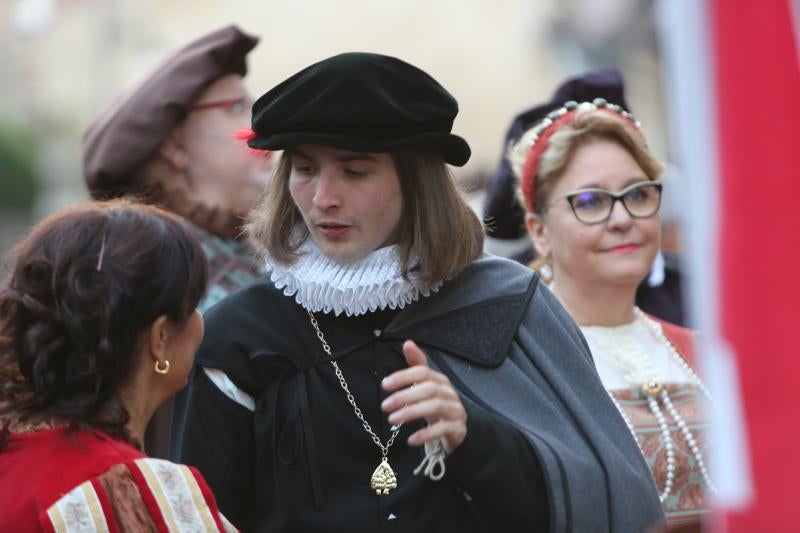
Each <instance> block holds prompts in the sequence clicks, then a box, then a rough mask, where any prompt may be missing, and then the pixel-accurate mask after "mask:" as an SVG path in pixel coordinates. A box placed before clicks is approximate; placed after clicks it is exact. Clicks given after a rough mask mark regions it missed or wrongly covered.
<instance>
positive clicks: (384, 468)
mask: <svg viewBox="0 0 800 533" xmlns="http://www.w3.org/2000/svg"><path fill="white" fill-rule="evenodd" d="M306 312H307V313H308V318H310V319H311V325H312V326H314V329H315V330H316V331H317V338H319V341H320V342H321V343H322V349H323V350H324V351H325V353H326V354H328V357H333V355H332V354H331V347H330V346H328V343H327V342H325V336H324V335H323V334H322V330H320V329H319V324H318V323H317V319H316V317H314V314H313V313H312V312H311V311H308V310H306ZM330 363H331V365H333V368H334V370H335V371H336V377H337V378H338V379H339V385H341V387H342V390H343V391H344V392H345V394H346V395H347V401H348V402H350V405H352V406H353V412H354V413H355V414H356V417H357V418H358V419H359V420H360V421H361V425H362V426H364V429H365V430H366V432H367V433H369V434H370V436H371V437H372V442H374V443H375V445H376V446H378V448H380V449H381V462H380V464H379V465H378V467H377V468H376V469H375V471H374V472H373V473H372V477H371V478H370V481H369V486H370V488H371V489H372V490H374V491H375V494H377V495H381V494H389V491H390V490H393V489H396V488H397V476H396V475H395V473H394V470H392V467H391V466H389V448H391V447H392V444H394V439H395V438H397V435H398V434H399V433H400V428H401V427H402V426H403V424H399V425H396V426H392V428H393V429H394V431H393V432H392V434H391V436H390V437H389V440H387V441H386V444H383V443H382V442H381V439H379V438H378V436H377V435H376V434H375V432H374V431H372V427H370V425H369V422H367V419H366V418H364V414H363V413H362V412H361V409H359V408H358V405H356V399H355V396H353V393H351V392H350V388H349V387H348V386H347V381H345V379H344V374H342V371H341V370H340V369H339V365H338V364H336V361H333V360H331V362H330Z"/></svg>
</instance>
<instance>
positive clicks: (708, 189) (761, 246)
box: [658, 0, 800, 533]
mask: <svg viewBox="0 0 800 533" xmlns="http://www.w3.org/2000/svg"><path fill="white" fill-rule="evenodd" d="M658 14H659V18H660V21H661V23H662V30H663V32H662V35H663V37H664V44H665V52H666V53H665V61H666V65H667V76H666V79H667V80H668V85H669V90H668V94H669V95H670V100H671V102H670V104H671V108H672V109H671V117H672V118H673V120H672V122H671V133H672V136H673V140H674V145H675V147H676V155H677V159H678V161H677V162H676V163H677V164H678V166H679V167H680V169H681V174H682V175H683V177H684V178H685V180H684V181H685V182H686V183H687V184H690V185H689V187H688V195H687V198H686V200H687V203H686V205H687V206H689V209H688V212H689V217H688V220H687V224H685V225H684V231H685V233H686V234H687V237H688V243H689V247H688V250H687V252H688V254H687V264H688V266H689V269H688V273H689V278H690V292H689V294H688V296H689V300H690V303H691V311H690V316H691V317H692V319H693V325H695V326H696V327H698V329H699V330H700V332H701V337H702V339H701V344H700V346H699V348H700V350H699V356H700V364H701V370H702V372H703V375H704V377H705V379H706V380H707V382H708V385H709V388H710V389H711V390H712V395H713V396H714V400H713V412H712V421H713V428H712V432H711V438H710V443H711V450H710V451H711V454H712V457H713V461H712V478H713V479H715V481H716V484H717V486H718V494H717V495H716V497H715V501H716V504H715V505H716V509H717V511H718V513H717V518H718V519H717V520H715V521H714V522H713V523H714V526H715V528H714V529H716V530H719V531H728V532H731V533H739V532H750V531H758V532H761V531H763V532H766V531H769V532H774V531H800V498H799V497H798V496H800V489H798V487H799V486H800V485H798V480H800V50H799V48H800V44H799V43H800V35H798V31H799V30H798V26H799V25H800V24H798V20H799V17H800V1H798V0H662V1H661V3H660V4H659V11H658Z"/></svg>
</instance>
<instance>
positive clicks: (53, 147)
mask: <svg viewBox="0 0 800 533" xmlns="http://www.w3.org/2000/svg"><path fill="white" fill-rule="evenodd" d="M229 23H236V24H238V25H239V26H240V27H242V29H244V30H245V31H248V32H251V33H254V34H258V35H260V36H261V39H262V40H261V42H260V44H259V46H258V47H257V48H256V49H255V50H254V52H253V53H251V54H250V56H249V66H250V73H249V75H248V77H247V80H246V83H247V85H248V87H249V88H250V90H251V92H252V93H253V95H254V96H258V95H260V94H261V93H263V92H265V91H266V90H267V89H269V88H271V87H272V86H273V85H275V84H276V83H278V82H280V81H281V80H283V79H285V78H286V77H288V76H289V75H291V74H293V73H294V72H296V71H297V70H299V69H301V68H303V67H305V66H307V65H308V64H310V63H312V62H314V61H317V60H319V59H323V58H325V57H328V56H331V55H333V54H336V53H339V52H344V51H355V50H360V51H372V52H380V53H385V54H390V55H396V56H398V57H400V58H402V59H404V60H407V61H409V62H411V63H413V64H415V65H417V66H420V67H421V68H423V69H424V70H426V71H428V72H429V73H431V74H432V75H433V76H434V77H435V78H436V79H437V80H439V81H440V82H441V83H442V84H443V85H444V86H445V87H446V88H447V89H448V90H450V91H451V92H452V93H453V94H454V95H455V96H456V98H457V99H458V101H459V104H460V108H461V112H460V114H459V117H458V119H457V120H456V124H455V127H454V130H455V131H456V132H457V133H459V134H460V135H463V136H464V137H465V138H466V139H467V140H468V141H469V142H470V144H471V146H472V148H473V154H474V155H473V157H472V159H471V161H470V163H469V164H468V165H467V166H466V167H464V168H463V169H458V170H457V172H458V174H457V175H458V177H459V179H461V180H462V182H463V183H464V184H465V185H466V186H468V187H472V188H473V189H474V191H475V193H474V194H475V204H476V205H479V203H480V196H479V192H480V188H481V186H482V184H483V180H484V179H485V177H486V175H487V174H489V173H490V172H491V171H492V169H493V167H494V166H495V165H496V164H497V162H498V160H499V158H500V156H501V152H502V148H503V147H502V139H503V136H504V133H505V129H506V127H507V126H508V124H509V122H510V120H511V118H512V117H513V116H514V115H515V114H517V113H518V112H519V111H521V110H523V109H525V108H528V107H530V106H532V105H534V104H537V103H539V102H541V101H544V100H545V99H547V98H549V96H550V94H551V93H552V91H553V90H554V88H555V86H556V85H557V84H558V83H559V82H560V81H561V80H562V79H563V78H565V77H567V76H570V75H574V74H577V73H580V72H582V71H585V70H588V69H591V68H597V67H605V66H615V67H618V68H620V69H621V70H622V72H623V74H624V75H625V79H626V84H627V92H628V101H629V103H630V105H631V108H632V109H633V110H634V112H635V114H636V115H637V117H638V118H639V119H640V120H641V121H642V123H643V124H644V127H645V129H646V131H647V133H648V135H649V137H650V141H651V145H652V146H653V148H654V150H655V152H656V154H657V155H658V156H660V157H661V158H662V159H663V160H668V154H669V150H668V147H667V144H666V142H667V141H666V139H667V131H666V126H667V125H666V124H665V119H664V116H665V115H664V107H665V106H664V103H663V98H662V97H663V95H662V80H661V65H660V63H661V62H660V54H659V49H658V42H657V39H656V34H655V21H654V9H653V0H491V1H490V0H458V1H456V0H405V1H403V2H398V1H396V0H395V1H390V0H295V1H293V2H273V1H264V0H260V1H259V0H227V1H224V2H223V1H213V0H191V1H190V0H158V1H157V0H0V258H2V257H4V256H5V254H7V252H8V249H9V247H10V246H11V245H12V244H13V243H14V242H15V241H16V240H18V239H19V238H20V237H21V236H22V235H23V234H24V233H25V231H26V230H27V228H29V227H30V225H31V224H32V223H34V222H36V221H37V220H39V219H40V218H41V217H42V216H45V215H47V214H49V213H51V212H53V211H54V210H56V209H58V208H60V207H63V206H65V205H68V204H70V203H72V202H75V201H79V200H83V199H86V198H87V196H86V194H85V192H84V187H83V180H82V174H81V134H82V132H83V130H84V129H85V128H86V126H87V125H88V123H89V122H90V121H91V119H92V118H93V117H94V116H95V115H96V114H98V113H99V112H100V111H102V110H103V109H105V108H106V107H107V106H108V105H109V104H110V103H111V101H112V100H113V99H114V98H115V97H116V96H117V95H118V94H119V93H120V92H122V91H123V90H124V89H125V88H126V87H128V86H130V85H131V84H133V83H135V82H136V80H137V79H139V78H140V77H141V76H142V75H143V74H144V73H145V72H147V71H148V70H150V69H151V68H152V67H153V66H154V65H155V64H156V63H157V62H158V61H159V60H160V59H161V58H162V57H163V56H164V55H165V54H166V53H168V52H169V51H170V50H172V49H174V48H176V47H178V46H180V45H182V44H184V43H185V42H187V41H189V40H191V39H193V38H195V37H197V36H199V35H201V34H203V33H205V32H208V31H211V30H213V29H216V28H218V27H220V26H223V25H225V24H229ZM119 149H120V150H124V149H125V147H124V146H120V147H119ZM665 209H666V210H667V213H666V215H667V217H668V216H669V209H670V205H669V201H667V205H666V206H665Z"/></svg>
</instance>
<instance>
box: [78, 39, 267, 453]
mask: <svg viewBox="0 0 800 533" xmlns="http://www.w3.org/2000/svg"><path fill="white" fill-rule="evenodd" d="M256 43H258V39H257V38H256V37H253V36H251V35H248V34H246V33H243V32H242V31H241V30H240V29H239V28H237V27H235V26H228V27H225V28H222V29H220V30H217V31H214V32H212V33H210V34H207V35H204V36H202V37H200V38H198V39H196V40H194V41H192V42H191V43H189V44H187V45H185V46H183V47H182V48H180V49H179V50H177V51H175V52H174V53H173V54H171V55H170V56H168V57H167V58H165V59H164V60H163V61H162V62H161V63H160V64H159V65H158V66H157V67H156V68H155V69H154V70H153V71H151V72H150V73H149V74H148V75H147V76H145V78H144V79H142V80H141V81H140V82H139V83H138V84H137V85H136V86H134V87H132V88H131V89H130V90H128V91H127V92H125V93H124V94H122V95H121V96H120V97H119V98H118V99H117V100H116V101H115V102H114V103H113V104H112V105H111V106H110V107H109V108H108V109H107V110H106V111H105V112H103V113H102V114H101V115H99V116H98V117H97V118H96V119H95V120H94V121H93V122H92V124H91V125H90V126H89V128H88V129H87V131H86V133H85V135H84V138H83V171H84V177H85V179H86V185H87V187H88V189H89V192H90V194H91V195H92V197H93V198H95V199H98V200H101V199H109V198H117V197H129V198H137V199H140V200H143V201H145V202H148V203H154V204H159V205H161V206H163V207H166V208H167V209H168V210H170V211H172V212H174V213H176V214H178V215H181V216H183V217H184V219H185V220H186V223H187V224H188V225H189V226H190V227H191V228H192V230H193V232H194V233H195V234H196V236H197V237H198V238H199V239H200V240H201V242H202V243H203V249H204V251H205V252H206V255H207V257H208V261H209V280H210V284H209V288H208V292H207V295H206V297H205V299H204V301H203V302H201V304H200V310H201V311H203V310H205V309H207V308H208V307H210V306H211V305H213V304H214V303H216V302H217V301H219V300H221V299H222V297H224V296H225V295H227V294H228V293H230V292H233V291H235V290H236V289H238V288H239V287H242V286H243V285H245V284H247V283H249V282H250V281H252V280H253V279H255V278H256V277H257V276H258V275H259V273H260V272H261V269H260V268H259V266H258V262H257V261H256V260H255V258H254V257H253V253H252V252H251V251H250V250H249V249H248V248H247V247H246V246H245V245H244V244H243V243H241V242H239V241H238V240H237V239H236V238H237V237H238V236H239V234H240V233H241V228H240V226H241V225H242V224H243V217H244V215H245V214H246V213H247V211H249V210H250V209H251V208H252V207H253V206H254V205H255V201H256V200H257V198H258V197H259V195H260V194H261V191H262V189H263V188H264V185H265V183H266V178H267V168H266V167H267V165H268V162H267V161H266V159H267V157H265V156H261V157H253V156H252V155H250V154H249V153H248V152H247V150H246V149H244V148H242V146H241V142H240V141H238V140H237V139H236V138H235V137H234V134H235V133H236V131H237V130H240V129H242V128H246V127H247V126H248V122H249V116H250V115H249V108H250V105H251V99H250V96H249V95H248V93H247V90H246V89H245V87H244V84H243V82H242V77H243V76H244V75H245V74H246V72H247V64H246V59H245V58H246V56H247V54H248V53H249V52H250V50H252V49H253V47H255V45H256ZM267 155H268V154H267ZM169 426H170V406H169V405H167V406H165V407H163V408H162V409H160V410H159V411H158V412H157V413H156V416H155V417H154V419H153V421H152V422H151V425H150V426H149V427H148V432H147V436H146V442H145V448H146V449H147V452H148V454H150V455H151V456H154V457H162V458H164V457H167V455H168V437H169Z"/></svg>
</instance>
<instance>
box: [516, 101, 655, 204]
mask: <svg viewBox="0 0 800 533" xmlns="http://www.w3.org/2000/svg"><path fill="white" fill-rule="evenodd" d="M598 109H600V110H604V111H608V112H611V113H614V114H616V115H619V116H621V117H622V118H624V119H626V120H627V121H628V122H630V123H631V124H632V125H633V127H634V128H636V131H638V132H639V134H640V135H642V138H644V134H643V133H642V130H641V124H640V123H639V121H638V120H636V119H635V118H633V115H631V114H630V113H628V112H627V111H625V110H624V109H623V108H622V107H620V106H618V105H617V104H610V103H608V102H606V101H605V100H604V99H603V98H595V99H594V100H593V101H592V102H581V103H578V102H574V101H569V102H567V103H565V104H564V105H563V106H562V107H560V108H558V109H556V110H554V111H551V112H550V113H548V114H547V116H546V117H545V118H543V119H542V120H541V121H539V123H537V124H536V125H535V126H534V127H533V138H532V139H531V140H530V148H529V149H528V152H527V154H526V155H525V164H524V165H523V166H522V172H521V175H520V184H521V187H522V195H523V197H524V198H525V204H526V205H527V207H528V211H530V212H534V210H535V202H534V200H535V197H536V174H537V172H538V171H539V160H540V159H541V157H542V154H543V153H544V151H545V150H547V146H548V144H549V142H550V137H552V136H553V134H554V133H555V132H556V131H558V128H559V127H560V126H561V125H563V124H565V123H568V122H570V121H572V120H573V119H574V118H575V115H576V114H577V113H578V111H588V110H598Z"/></svg>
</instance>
